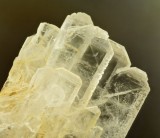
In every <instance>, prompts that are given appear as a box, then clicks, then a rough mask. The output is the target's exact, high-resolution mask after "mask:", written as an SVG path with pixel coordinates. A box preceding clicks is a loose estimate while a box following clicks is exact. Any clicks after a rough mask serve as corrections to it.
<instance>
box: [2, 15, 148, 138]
mask: <svg viewBox="0 0 160 138" xmlns="http://www.w3.org/2000/svg"><path fill="white" fill-rule="evenodd" d="M108 37H109V36H108V33H107V32H106V31H104V30H102V29H101V28H99V27H97V26H94V25H93V22H92V20H91V18H90V16H89V15H87V14H85V13H77V14H76V13H73V14H72V15H69V16H67V17H66V19H65V21H64V23H63V25H62V27H61V28H60V29H59V28H58V27H56V26H54V25H51V24H48V23H41V24H40V26H39V28H38V31H37V33H36V34H35V35H33V36H30V37H28V38H27V39H26V41H25V43H24V45H23V46H22V48H21V50H20V53H19V55H18V57H16V59H15V61H14V63H13V66H12V68H11V70H10V72H9V76H8V78H7V81H6V82H5V84H4V86H3V88H2V91H1V93H0V138H124V137H125V136H126V134H127V132H128V131H129V129H130V127H131V125H132V123H133V121H134V119H135V117H136V115H137V114H138V112H139V110H140V108H141V106H142V104H143V102H144V100H145V99H146V97H147V95H148V92H149V90H150V88H149V85H148V82H147V80H148V78H147V75H146V73H145V72H143V71H142V70H140V69H138V68H135V67H130V66H131V62H130V59H129V57H128V54H127V52H126V50H125V48H124V47H123V46H121V45H120V44H118V43H116V42H114V41H112V40H111V39H109V38H108Z"/></svg>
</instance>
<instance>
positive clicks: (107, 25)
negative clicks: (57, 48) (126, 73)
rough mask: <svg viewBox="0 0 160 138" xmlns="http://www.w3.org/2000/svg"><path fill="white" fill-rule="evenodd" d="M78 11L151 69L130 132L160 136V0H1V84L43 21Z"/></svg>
mask: <svg viewBox="0 0 160 138" xmlns="http://www.w3.org/2000/svg"><path fill="white" fill-rule="evenodd" d="M79 11H81V12H86V13H88V14H90V15H91V16H92V19H93V21H94V23H95V25H97V26H100V27H101V28H103V29H105V30H107V31H108V32H109V35H110V38H111V39H113V40H115V41H117V42H119V43H120V44H122V45H124V46H125V47H126V49H127V51H128V54H129V56H130V58H131V61H132V66H137V67H139V68H140V69H143V70H145V71H146V72H147V73H148V76H149V83H150V86H151V92H150V94H149V96H148V98H147V100H146V102H145V104H144V106H143V108H142V109H141V111H140V113H139V115H138V117H137V118H136V120H135V122H134V124H133V126H132V128H131V130H130V131H129V133H128V135H127V138H160V84H159V83H160V74H159V71H160V61H159V60H160V54H159V53H160V0H26V1H25V0H23V1H22V0H0V87H2V85H3V83H4V81H5V80H6V77H7V75H8V71H9V69H10V68H11V66H12V62H13V60H14V58H15V57H16V56H17V54H18V52H19V50H20V48H21V46H22V44H23V42H24V40H25V38H26V37H27V36H29V35H32V34H34V33H36V29H37V27H38V25H39V23H40V22H44V21H46V22H49V23H52V24H55V25H57V26H59V27H60V25H61V24H62V22H63V20H64V18H65V17H66V15H68V14H71V13H72V12H79Z"/></svg>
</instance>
